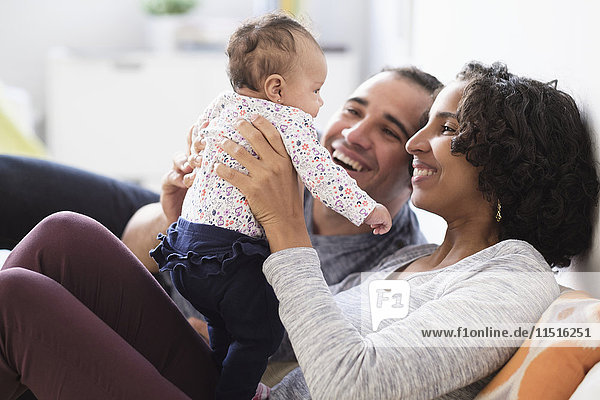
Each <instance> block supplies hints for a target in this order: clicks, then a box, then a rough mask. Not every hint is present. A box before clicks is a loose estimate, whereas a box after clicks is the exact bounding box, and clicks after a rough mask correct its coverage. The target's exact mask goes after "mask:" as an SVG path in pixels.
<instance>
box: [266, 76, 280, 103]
mask: <svg viewBox="0 0 600 400" xmlns="http://www.w3.org/2000/svg"><path fill="white" fill-rule="evenodd" d="M284 87H285V79H283V76H281V75H279V74H272V75H269V76H268V77H267V79H265V85H264V89H265V94H266V95H267V99H269V100H270V101H272V102H273V103H281V102H282V96H283V95H282V93H281V91H282V90H283V89H284Z"/></svg>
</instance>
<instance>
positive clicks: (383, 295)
mask: <svg viewBox="0 0 600 400" xmlns="http://www.w3.org/2000/svg"><path fill="white" fill-rule="evenodd" d="M409 300H410V285H409V284H408V282H407V281H404V280H385V279H379V280H374V281H372V282H370V283H369V305H370V308H371V324H372V326H373V330H374V331H377V329H379V324H381V322H382V321H383V320H386V319H402V318H405V317H406V316H407V315H408V302H409Z"/></svg>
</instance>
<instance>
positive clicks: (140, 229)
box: [121, 203, 169, 274]
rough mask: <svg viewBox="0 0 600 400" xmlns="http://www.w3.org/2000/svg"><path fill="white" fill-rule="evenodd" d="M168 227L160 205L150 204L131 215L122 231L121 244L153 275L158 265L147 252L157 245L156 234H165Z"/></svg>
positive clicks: (156, 271)
mask: <svg viewBox="0 0 600 400" xmlns="http://www.w3.org/2000/svg"><path fill="white" fill-rule="evenodd" d="M168 227H169V223H168V221H167V217H166V216H165V213H164V212H163V209H162V206H161V205H160V203H151V204H147V205H145V206H144V207H142V208H140V209H139V210H138V211H137V212H136V213H135V214H133V216H132V217H131V219H130V220H129V222H128V223H127V226H125V230H124V231H123V237H122V238H121V240H122V241H123V243H125V245H126V246H127V247H128V248H129V250H131V251H132V252H133V254H135V255H136V257H137V258H139V260H140V261H141V262H142V264H144V266H145V267H146V268H148V270H149V271H150V272H152V273H153V274H156V273H158V265H156V262H155V261H154V260H153V259H152V257H150V254H149V252H150V250H152V249H153V248H155V247H156V246H157V245H158V240H157V239H156V236H157V235H158V233H159V232H165V231H166V230H167V228H168Z"/></svg>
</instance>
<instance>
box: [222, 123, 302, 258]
mask: <svg viewBox="0 0 600 400" xmlns="http://www.w3.org/2000/svg"><path fill="white" fill-rule="evenodd" d="M237 128H238V131H239V132H240V134H241V135H242V136H244V138H246V140H248V142H249V143H250V145H251V146H252V148H253V149H254V151H255V152H256V154H257V155H258V158H255V157H254V156H252V155H251V154H250V153H249V152H247V151H246V150H245V149H244V148H243V147H242V146H240V145H238V144H237V143H235V142H233V141H231V140H224V141H223V143H222V144H221V147H222V148H223V150H225V151H226V152H227V153H229V154H230V155H231V156H232V157H234V158H235V159H236V160H237V161H238V162H239V163H240V164H242V165H243V166H244V167H245V168H246V170H247V171H248V174H245V173H243V172H240V171H237V170H234V169H231V168H229V167H227V166H225V165H223V164H219V165H218V166H217V168H216V172H217V175H219V176H220V177H221V178H223V179H225V180H226V181H227V182H229V183H231V184H232V185H234V186H236V187H237V188H238V189H240V191H241V192H242V193H243V194H244V196H245V197H246V199H247V200H248V203H249V204H250V208H251V209H252V213H253V214H254V216H255V218H256V220H257V221H258V222H259V223H260V224H261V225H262V227H263V228H264V229H265V233H266V235H267V238H268V240H269V245H270V247H271V252H276V251H278V250H283V249H286V248H290V247H310V246H311V243H310V238H309V236H308V231H307V230H306V224H305V222H304V210H303V206H302V197H301V195H300V191H299V188H298V178H297V175H296V170H295V169H294V167H293V166H292V162H291V160H290V157H289V155H288V153H287V151H286V149H285V146H284V144H283V141H282V139H281V136H280V135H279V132H278V131H277V129H276V128H275V127H274V126H273V124H271V122H269V121H268V120H266V119H265V118H263V117H255V118H253V120H252V123H249V122H248V121H245V120H243V121H240V122H239V124H238V127H237Z"/></svg>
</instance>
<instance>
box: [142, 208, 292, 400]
mask: <svg viewBox="0 0 600 400" xmlns="http://www.w3.org/2000/svg"><path fill="white" fill-rule="evenodd" d="M159 239H160V240H161V244H159V245H158V247H157V248H156V249H154V250H153V251H152V252H151V253H150V254H151V256H152V257H153V258H154V259H155V260H156V262H157V263H158V265H159V267H160V269H161V271H165V270H167V271H170V274H171V279H172V280H173V285H174V286H175V287H176V288H177V290H178V291H179V292H180V293H181V294H182V295H183V297H185V298H186V299H187V300H188V301H189V302H190V303H191V304H192V305H193V306H194V307H195V308H196V309H197V310H198V311H200V312H201V313H202V314H203V315H204V316H205V317H206V320H207V323H208V332H209V336H210V345H211V348H212V350H213V356H214V358H215V361H216V362H217V365H218V366H219V367H220V368H221V377H220V380H219V383H218V385H217V398H218V399H236V400H239V399H251V398H252V397H253V396H254V394H255V392H256V387H257V385H258V383H259V381H260V378H261V376H262V374H263V373H264V371H265V369H266V366H267V360H268V357H269V356H270V355H271V354H273V353H274V352H275V350H277V348H278V347H279V344H280V343H281V340H282V338H283V332H284V329H283V325H282V324H281V321H280V320H279V314H278V311H277V309H278V305H279V302H278V301H277V298H276V297H275V293H274V292H273V288H272V287H271V286H270V285H269V284H268V283H267V280H266V278H265V276H264V275H263V273H262V264H263V262H264V260H265V259H266V258H267V257H268V256H269V254H270V252H269V246H268V243H267V241H266V240H264V239H259V238H253V237H250V236H247V235H244V234H241V233H239V232H235V231H232V230H229V229H224V228H220V227H217V226H210V225H204V224H196V223H192V222H189V221H186V220H184V219H182V218H179V220H178V221H177V222H176V223H174V224H173V225H171V227H169V229H168V231H167V234H166V235H162V234H161V235H159Z"/></svg>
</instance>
